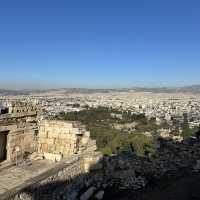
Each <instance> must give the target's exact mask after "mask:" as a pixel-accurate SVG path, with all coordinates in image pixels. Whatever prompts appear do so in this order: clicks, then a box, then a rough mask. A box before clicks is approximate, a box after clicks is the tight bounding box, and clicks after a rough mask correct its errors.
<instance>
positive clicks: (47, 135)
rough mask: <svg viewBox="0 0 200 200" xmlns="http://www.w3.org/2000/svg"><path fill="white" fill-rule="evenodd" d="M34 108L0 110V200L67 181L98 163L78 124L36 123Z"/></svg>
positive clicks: (19, 105)
mask: <svg viewBox="0 0 200 200" xmlns="http://www.w3.org/2000/svg"><path fill="white" fill-rule="evenodd" d="M39 113H40V110H39V109H38V107H37V106H34V105H30V104H27V103H25V102H18V101H10V102H5V103H4V104H2V105H1V106H0V180H1V181H0V199H1V200H3V199H14V198H17V195H18V194H19V193H20V192H21V191H22V190H24V189H26V188H28V187H32V186H34V185H38V184H42V183H47V182H49V181H51V182H54V181H58V180H60V181H61V180H62V181H64V180H71V179H72V178H73V177H76V176H78V175H80V174H84V173H87V172H89V171H90V168H91V167H92V166H95V164H97V163H98V161H99V160H100V159H101V154H100V153H99V152H97V151H96V142H95V141H94V140H92V139H91V138H90V132H88V131H86V129H85V127H84V126H83V125H82V124H80V123H78V122H66V121H53V120H40V119H39Z"/></svg>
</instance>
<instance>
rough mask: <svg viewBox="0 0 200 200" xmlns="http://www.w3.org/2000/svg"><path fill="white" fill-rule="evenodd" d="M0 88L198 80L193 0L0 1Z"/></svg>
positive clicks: (199, 29)
mask: <svg viewBox="0 0 200 200" xmlns="http://www.w3.org/2000/svg"><path fill="white" fill-rule="evenodd" d="M0 74H1V77H0V87H4V86H7V87H16V88H17V87H19V88H30V87H36V88H37V87H129V86H168V85H169V86H171V85H174V86H176V85H188V84H198V83H200V1H199V0H12V1H11V0H6V1H0Z"/></svg>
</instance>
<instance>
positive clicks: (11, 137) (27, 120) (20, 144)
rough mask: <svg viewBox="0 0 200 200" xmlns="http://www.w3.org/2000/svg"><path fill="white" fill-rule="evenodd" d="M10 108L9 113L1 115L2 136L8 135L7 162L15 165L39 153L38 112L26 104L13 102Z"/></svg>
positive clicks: (0, 129) (0, 130)
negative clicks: (34, 153)
mask: <svg viewBox="0 0 200 200" xmlns="http://www.w3.org/2000/svg"><path fill="white" fill-rule="evenodd" d="M15 104H16V105H15ZM8 106H9V107H8V113H6V114H1V115H0V134H5V133H6V134H7V135H6V137H7V138H6V141H7V144H4V145H6V154H7V156H6V159H5V160H6V161H8V162H10V163H15V162H16V161H17V160H18V161H22V160H23V159H24V157H25V156H26V155H28V154H31V153H33V152H35V151H37V134H38V124H37V123H38V120H37V113H38V110H37V108H35V107H34V106H31V105H30V106H28V105H27V104H26V103H20V104H19V103H16V102H11V103H9V105H8Z"/></svg>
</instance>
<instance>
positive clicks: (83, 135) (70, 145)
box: [38, 120, 96, 159]
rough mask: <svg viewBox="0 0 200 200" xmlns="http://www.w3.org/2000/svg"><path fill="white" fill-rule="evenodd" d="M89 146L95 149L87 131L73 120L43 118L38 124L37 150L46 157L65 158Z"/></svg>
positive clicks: (87, 148)
mask: <svg viewBox="0 0 200 200" xmlns="http://www.w3.org/2000/svg"><path fill="white" fill-rule="evenodd" d="M90 146H93V148H92V149H91V150H90V151H93V150H94V151H95V150H96V143H95V144H94V142H93V143H92V140H91V139H90V134H89V132H87V131H86V130H85V128H84V127H82V126H80V125H77V124H76V123H74V122H66V121H50V120H44V121H41V123H40V125H39V136H38V152H39V153H40V154H42V155H44V156H45V157H46V158H47V159H48V158H50V159H51V158H52V159H53V158H54V159H61V157H64V158H66V157H69V156H71V155H73V154H79V153H81V152H83V151H86V150H89V148H90ZM94 146H95V147H94ZM59 156H60V157H59Z"/></svg>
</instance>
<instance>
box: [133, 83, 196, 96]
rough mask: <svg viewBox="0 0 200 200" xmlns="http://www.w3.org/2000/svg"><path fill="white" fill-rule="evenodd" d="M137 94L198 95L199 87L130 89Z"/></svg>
mask: <svg viewBox="0 0 200 200" xmlns="http://www.w3.org/2000/svg"><path fill="white" fill-rule="evenodd" d="M132 89H133V90H134V91H137V92H153V93H193V94H200V85H191V86H184V87H158V88H140V87H136V88H132Z"/></svg>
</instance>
